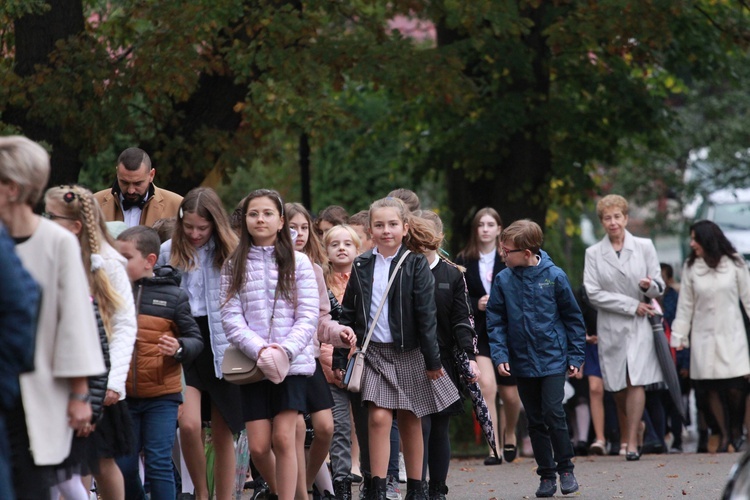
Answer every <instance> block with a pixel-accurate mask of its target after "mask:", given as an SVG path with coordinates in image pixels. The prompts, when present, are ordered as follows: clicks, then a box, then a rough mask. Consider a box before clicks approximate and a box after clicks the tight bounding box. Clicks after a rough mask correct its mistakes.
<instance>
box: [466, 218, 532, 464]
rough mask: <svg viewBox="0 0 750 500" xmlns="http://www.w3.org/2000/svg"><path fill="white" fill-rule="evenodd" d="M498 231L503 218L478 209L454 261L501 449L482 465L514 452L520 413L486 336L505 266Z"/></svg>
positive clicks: (513, 383)
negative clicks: (493, 292) (499, 406)
mask: <svg viewBox="0 0 750 500" xmlns="http://www.w3.org/2000/svg"><path fill="white" fill-rule="evenodd" d="M502 231H503V221H502V219H500V214H498V213H497V211H496V210H495V209H494V208H491V207H485V208H482V209H479V210H478V211H477V213H476V215H474V219H473V220H472V222H471V234H469V242H468V243H467V244H466V247H465V248H464V249H463V250H461V252H459V254H458V256H457V257H456V263H457V264H459V265H461V266H463V267H465V268H466V273H465V276H466V285H467V286H468V289H469V301H470V303H471V309H472V312H473V314H474V319H475V328H476V331H477V350H478V354H477V365H478V366H479V370H480V371H481V375H480V376H479V387H480V388H481V389H482V395H483V396H484V400H485V402H486V403H487V407H488V408H489V409H490V416H491V417H492V424H493V425H494V426H495V439H496V440H497V448H498V449H501V448H502V450H503V454H502V455H501V456H500V457H495V456H494V455H493V454H492V452H490V454H489V456H487V458H485V460H484V465H499V464H501V463H502V461H503V460H502V457H503V456H504V457H505V460H506V461H508V462H512V461H513V460H514V459H515V458H516V455H517V453H518V448H517V446H516V424H517V423H518V416H519V414H520V413H521V399H520V398H519V396H518V386H517V385H516V377H514V376H512V375H511V376H510V377H501V376H500V375H499V374H498V373H497V370H496V369H495V367H494V366H493V364H492V358H491V357H490V341H489V338H488V337H487V313H486V312H485V311H486V309H487V301H488V300H489V298H490V289H491V288H492V281H493V280H494V279H495V276H497V274H498V273H499V272H500V271H502V270H503V269H505V262H504V261H503V258H502V256H501V255H500V233H502ZM498 390H499V392H500V399H501V400H502V402H503V417H504V421H505V422H504V423H505V425H504V426H503V425H501V423H502V422H501V421H500V419H499V418H498V414H497V410H496V405H495V398H496V397H497V394H498ZM501 431H502V432H501ZM503 445H504V446H503Z"/></svg>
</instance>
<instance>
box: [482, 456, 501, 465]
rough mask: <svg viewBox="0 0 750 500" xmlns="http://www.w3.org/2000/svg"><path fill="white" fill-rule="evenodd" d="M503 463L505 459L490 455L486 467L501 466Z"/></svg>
mask: <svg viewBox="0 0 750 500" xmlns="http://www.w3.org/2000/svg"><path fill="white" fill-rule="evenodd" d="M501 463H503V457H496V456H495V455H490V456H489V457H487V458H485V459H484V465H500V464H501Z"/></svg>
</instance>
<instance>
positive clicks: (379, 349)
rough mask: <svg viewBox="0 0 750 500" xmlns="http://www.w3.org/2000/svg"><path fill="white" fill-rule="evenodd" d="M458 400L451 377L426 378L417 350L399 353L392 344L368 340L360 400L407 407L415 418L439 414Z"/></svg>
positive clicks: (420, 354)
mask: <svg viewBox="0 0 750 500" xmlns="http://www.w3.org/2000/svg"><path fill="white" fill-rule="evenodd" d="M458 399H459V394H458V390H457V389H456V386H455V385H454V384H453V382H452V381H451V379H450V377H449V376H447V375H444V376H442V377H440V378H439V379H437V380H430V379H429V378H427V369H426V367H425V362H424V356H422V352H421V351H420V350H419V349H418V348H415V349H411V350H409V351H406V352H402V351H401V349H400V348H398V347H395V346H394V344H390V343H389V344H383V343H377V342H370V345H369V346H368V348H367V353H366V354H365V369H364V373H363V375H362V401H369V402H372V403H373V404H375V406H378V407H380V408H387V409H390V410H408V411H410V412H412V413H414V415H416V416H417V417H418V418H421V417H423V416H425V415H431V414H433V413H438V412H441V411H443V410H444V409H446V408H448V407H449V406H450V405H451V404H452V403H454V402H455V401H457V400H458Z"/></svg>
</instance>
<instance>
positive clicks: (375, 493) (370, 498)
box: [366, 476, 388, 500]
mask: <svg viewBox="0 0 750 500" xmlns="http://www.w3.org/2000/svg"><path fill="white" fill-rule="evenodd" d="M387 492H388V483H387V481H386V478H384V477H378V476H373V477H372V480H371V482H370V489H369V491H368V492H367V497H366V498H367V500H387V498H388V497H387V496H386V494H387Z"/></svg>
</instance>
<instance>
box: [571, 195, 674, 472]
mask: <svg viewBox="0 0 750 500" xmlns="http://www.w3.org/2000/svg"><path fill="white" fill-rule="evenodd" d="M596 213H597V215H598V216H599V220H600V221H601V223H602V225H603V226H604V230H605V231H606V233H607V235H606V236H605V237H604V238H602V240H601V241H600V242H599V243H596V244H595V245H592V246H591V247H589V248H588V249H587V250H586V264H585V267H584V272H583V284H584V286H585V287H586V293H587V294H588V297H589V301H590V302H591V304H592V305H593V306H594V307H596V309H597V311H598V316H597V331H598V335H599V337H598V346H599V362H600V364H601V369H602V378H603V379H604V388H605V389H606V390H608V391H612V392H616V393H617V394H615V400H616V402H617V405H618V407H619V408H620V409H622V408H624V409H625V415H626V416H627V425H626V426H625V434H626V436H625V437H626V439H627V445H626V446H627V448H626V459H627V460H638V459H639V458H640V455H639V454H638V427H639V425H640V422H641V418H642V416H643V409H644V406H645V402H646V392H645V389H644V386H646V385H648V384H654V383H657V382H661V381H662V380H663V377H662V372H661V368H660V367H659V361H658V359H657V357H656V351H655V350H654V334H653V330H652V329H651V324H650V323H649V320H648V316H649V315H652V314H653V313H654V310H653V308H652V307H651V306H650V305H649V304H647V303H645V302H643V297H644V296H645V297H647V298H648V299H651V298H656V297H658V296H660V295H661V294H662V293H663V291H664V283H663V281H662V279H661V270H660V268H659V259H658V258H657V256H656V249H655V248H654V244H653V243H652V242H651V240H649V239H646V238H636V237H635V236H633V235H632V234H630V232H628V231H627V230H626V229H625V228H626V227H627V225H628V202H627V201H626V200H625V198H623V197H622V196H619V195H608V196H605V197H604V198H602V199H601V200H600V201H599V203H597V205H596ZM622 428H623V426H621V429H622Z"/></svg>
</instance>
